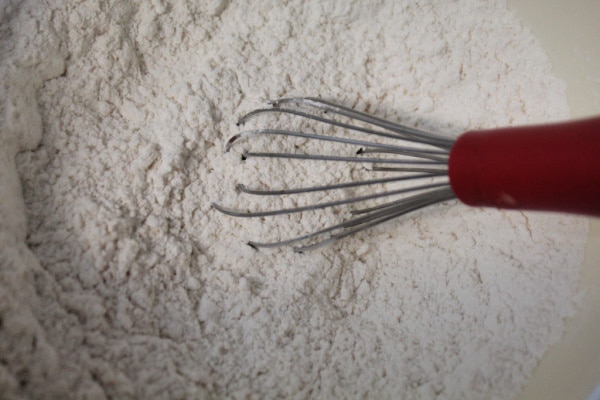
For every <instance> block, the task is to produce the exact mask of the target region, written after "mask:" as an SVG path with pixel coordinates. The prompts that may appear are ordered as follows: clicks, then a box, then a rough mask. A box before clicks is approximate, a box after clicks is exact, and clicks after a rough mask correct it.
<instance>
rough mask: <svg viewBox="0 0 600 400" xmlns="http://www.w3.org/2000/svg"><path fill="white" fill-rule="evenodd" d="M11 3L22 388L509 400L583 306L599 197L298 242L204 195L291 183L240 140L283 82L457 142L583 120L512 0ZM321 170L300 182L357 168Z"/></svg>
mask: <svg viewBox="0 0 600 400" xmlns="http://www.w3.org/2000/svg"><path fill="white" fill-rule="evenodd" d="M0 22H1V25H0V32H1V36H0V37H1V39H0V40H1V42H0V63H1V69H0V78H1V79H0V85H1V87H2V89H1V90H0V100H1V105H0V113H1V114H0V124H1V125H0V250H1V256H0V262H1V264H0V266H1V269H0V393H2V397H4V398H14V399H19V398H22V399H25V398H33V399H49V398H61V399H67V398H73V399H80V398H82V399H83V398H85V399H110V398H112V399H128V398H140V399H196V398H240V399H242V398H250V399H252V398H255V399H264V398H266V399H268V398H295V399H306V398H321V399H332V398H373V399H397V398H403V399H422V398H429V399H433V398H439V399H457V398H462V399H511V398H515V397H516V396H517V395H518V394H519V393H520V391H521V390H522V388H523V386H524V384H525V383H526V382H527V380H528V378H529V377H530V376H531V373H532V371H533V369H534V368H535V366H536V365H537V363H538V361H539V360H540V358H541V357H542V355H543V354H544V352H545V351H546V350H547V349H548V347H549V346H550V345H551V344H552V343H554V342H556V341H557V340H559V339H560V337H561V335H562V332H563V329H564V323H565V319H566V318H568V317H569V316H571V315H573V313H574V311H575V310H576V307H577V302H578V299H579V293H578V280H579V266H580V264H581V262H582V259H583V247H584V244H585V241H586V237H587V232H588V225H587V221H586V220H585V219H583V218H577V217H570V216H563V215H557V214H544V213H537V214H536V213H520V212H504V211H498V210H482V209H475V208H468V207H465V206H462V205H460V204H458V203H456V202H448V203H445V204H442V205H439V206H435V207H431V208H429V209H426V210H422V211H419V212H417V213H414V214H412V215H409V216H406V217H404V218H401V219H398V220H394V221H391V222H389V223H387V224H384V225H382V226H379V227H377V228H375V229H372V230H370V231H367V232H364V233H362V234H359V235H356V236H353V237H350V238H347V239H345V240H343V241H340V242H338V243H336V244H333V245H331V246H328V247H325V248H323V249H320V250H317V251H314V252H310V253H307V254H302V255H298V254H295V253H293V252H292V251H291V250H290V249H287V248H284V249H280V250H267V251H259V252H257V251H255V250H253V249H252V248H250V247H248V246H246V245H245V244H244V242H245V241H247V240H248V239H255V238H256V235H257V234H262V233H264V232H265V229H266V228H265V227H264V224H263V223H262V222H261V221H248V220H244V221H240V220H238V219H234V218H230V217H227V216H224V215H221V214H219V213H217V212H216V211H215V210H213V209H212V208H211V206H210V205H211V202H213V201H220V202H223V203H227V204H230V205H231V204H236V202H237V201H238V194H237V193H236V191H235V189H234V186H235V184H236V183H237V182H239V181H240V180H241V179H243V180H251V181H254V182H268V181H269V179H280V178H279V177H278V176H277V172H278V171H276V170H275V169H273V168H269V167H265V168H266V169H264V170H263V169H260V167H259V164H258V163H256V164H252V163H247V165H241V162H240V160H239V154H224V153H223V149H224V145H225V142H226V140H227V139H228V138H229V137H230V136H232V135H233V134H235V133H237V132H238V128H237V127H236V126H235V121H236V119H237V117H239V116H240V115H241V114H243V113H245V112H247V111H250V110H252V109H254V108H257V107H261V106H263V105H264V104H265V101H266V100H270V99H275V98H279V97H283V96H285V97H289V96H305V95H310V96H316V97H321V98H324V99H327V100H332V101H336V102H340V103H342V104H344V105H346V106H352V107H355V108H357V109H360V110H366V111H368V112H370V113H373V114H376V115H378V116H381V117H385V118H389V119H392V120H396V121H400V122H402V123H404V124H407V125H410V126H417V127H419V128H422V129H427V130H431V131H435V132H438V133H440V134H443V135H447V136H450V137H451V136H456V135H458V134H460V133H461V132H464V131H465V130H467V129H471V128H484V127H495V126H502V125H513V124H523V123H533V122H540V121H552V120H561V119H565V118H568V115H569V114H568V107H567V104H566V96H565V85H564V83H563V82H562V81H561V80H559V79H558V78H557V77H555V76H554V75H553V74H552V71H551V67H550V63H549V61H548V59H547V57H546V55H545V53H544V52H543V50H542V49H541V47H540V45H539V43H538V42H537V41H536V39H535V38H534V37H533V35H532V33H531V32H530V30H529V29H527V28H526V27H523V26H522V24H521V22H520V21H519V19H518V18H517V17H516V16H515V15H514V14H513V13H512V12H510V11H509V10H508V9H507V7H506V4H505V2H504V1H499V0H498V1H485V2H482V1H475V0H460V1H452V2H448V1H441V0H440V1H421V2H412V1H368V2H366V1H339V2H327V1H325V2H323V1H312V0H311V1H304V0H298V1H279V0H278V1H262V0H261V1H258V0H251V1H227V0H209V1H204V2H197V1H185V0H182V1H175V0H173V1H164V0H152V1H141V0H133V1H120V0H115V1H75V0H66V1H61V2H58V1H39V0H37V1H10V0H9V1H4V2H2V3H0ZM328 149H329V147H327V145H325V146H323V151H325V152H326V151H328ZM311 165H313V164H307V163H304V164H302V165H299V166H298V168H299V170H297V173H296V174H295V175H292V176H291V178H289V179H290V181H289V183H290V185H291V186H297V185H301V184H303V183H304V184H306V183H309V184H310V183H311V182H312V181H313V180H316V179H318V178H326V179H329V180H332V181H335V180H336V179H340V180H341V179H344V178H347V177H348V175H347V174H348V173H347V172H345V169H344V168H345V167H344V166H343V165H340V166H337V167H335V168H331V169H317V168H316V167H314V166H311ZM281 172H282V173H286V174H287V175H286V176H288V177H289V176H290V175H289V173H290V172H291V170H288V169H286V168H284V169H283V170H282V171H281ZM265 201H272V202H276V201H279V200H265ZM306 218H307V219H306V220H302V223H304V224H305V226H304V227H305V228H308V229H314V228H316V227H317V226H319V225H320V223H322V221H315V220H311V219H310V216H307V217H306ZM266 222H270V220H269V221H266ZM269 229H270V230H271V231H270V232H268V233H271V234H272V235H274V236H276V237H282V238H283V237H284V236H285V234H286V232H285V230H284V228H283V227H281V228H280V227H279V225H278V224H277V223H271V224H270V225H269ZM261 232H262V233H261Z"/></svg>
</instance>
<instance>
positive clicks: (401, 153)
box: [212, 97, 455, 252]
mask: <svg viewBox="0 0 600 400" xmlns="http://www.w3.org/2000/svg"><path fill="white" fill-rule="evenodd" d="M269 104H270V106H271V107H270V108H262V109H257V110H254V111H252V112H250V113H248V114H246V115H244V116H242V117H241V118H240V119H239V121H238V126H242V125H244V124H245V123H246V122H247V121H249V120H250V119H253V118H255V117H257V116H259V115H263V114H266V113H272V114H280V115H283V114H289V115H293V116H296V117H301V118H305V119H307V120H312V121H316V122H319V123H323V124H326V125H330V126H334V127H336V128H341V129H342V130H344V129H347V130H351V131H355V132H359V133H361V134H364V135H365V136H366V137H369V136H377V137H383V138H387V139H395V140H398V141H399V143H400V145H396V144H387V143H379V142H375V141H371V140H368V139H365V140H358V139H351V138H347V137H339V136H330V135H324V134H315V133H309V132H304V131H296V130H281V129H254V130H246V131H242V132H240V133H238V134H237V135H234V136H233V137H231V138H230V139H229V140H228V141H227V144H226V146H225V151H226V152H228V151H229V150H230V149H231V148H232V147H233V146H234V145H235V144H236V143H238V142H240V141H241V140H242V139H249V138H251V137H256V136H258V135H274V136H280V137H300V138H304V139H309V140H318V141H325V142H335V143H340V144H345V145H353V146H357V147H359V149H358V151H356V154H354V155H351V156H338V155H321V154H303V153H284V152H252V151H244V152H243V153H242V160H246V159H248V158H280V159H301V160H320V161H333V162H351V163H367V164H372V168H371V170H372V171H381V172H387V173H391V174H392V176H389V177H384V178H377V179H366V180H359V181H351V182H342V183H336V184H329V185H322V186H308V187H299V188H282V189H271V188H266V189H263V188H251V187H250V188H249V187H247V186H246V185H244V184H238V185H237V189H238V191H239V192H240V193H244V194H249V195H257V196H287V195H294V194H300V193H308V192H317V191H326V192H327V191H332V190H339V189H347V188H354V187H360V186H372V185H381V184H386V183H391V182H400V181H407V182H412V181H418V180H430V181H431V180H432V178H433V179H434V180H436V181H435V182H430V183H426V184H420V185H415V186H411V187H403V188H400V189H396V190H387V191H384V192H376V193H371V194H367V195H362V196H356V197H350V198H345V199H341V200H335V201H327V202H322V203H317V204H311V205H307V206H300V207H293V208H283V209H276V210H265V211H243V210H237V209H233V208H228V207H224V206H221V205H219V204H217V203H213V204H212V206H213V207H214V208H215V209H216V210H218V211H220V212H222V213H224V214H227V215H230V216H233V217H266V216H277V215H283V214H291V213H299V212H305V211H311V210H316V209H323V208H329V207H335V206H340V205H347V204H353V203H360V202H364V201H367V200H373V199H379V198H384V197H391V196H399V195H405V197H402V198H400V199H396V200H392V201H389V202H386V203H383V204H380V205H377V206H373V207H368V208H362V209H353V210H351V211H350V215H351V217H350V219H347V220H345V221H342V222H340V223H338V224H335V225H332V226H328V227H325V228H323V229H320V230H317V231H314V232H309V233H307V234H304V235H301V236H297V237H293V238H291V239H287V240H281V241H276V242H258V241H250V242H248V245H250V246H251V247H253V248H255V249H258V248H274V247H280V246H287V245H292V244H298V243H306V244H302V245H300V246H297V247H294V251H296V252H305V251H309V250H313V249H316V248H318V247H321V246H325V245H327V244H329V243H332V242H334V241H337V240H339V239H342V238H344V237H347V236H350V235H352V234H355V233H358V232H361V231H364V230H367V229H370V228H372V227H374V226H376V225H379V224H381V223H384V222H386V221H389V220H391V219H394V218H397V217H399V216H402V215H405V214H407V213H410V212H412V211H416V210H418V209H421V208H423V207H427V206H430V205H433V204H436V203H440V202H444V201H448V200H452V199H454V198H455V195H454V192H453V191H452V189H451V187H450V183H449V180H448V157H449V154H450V149H451V148H452V145H453V144H454V140H453V139H449V138H446V137H444V136H441V135H436V134H433V133H430V132H426V131H421V130H418V129H414V128H410V127H406V126H403V125H399V124H396V123H393V122H390V121H388V120H385V119H382V118H378V117H375V116H373V115H370V114H367V113H364V112H360V111H357V110H354V109H351V108H347V107H344V106H340V105H337V104H334V103H331V102H327V101H324V100H320V99H316V98H311V97H298V98H285V99H280V100H276V101H272V102H270V103H269ZM324 115H326V116H324ZM336 117H343V118H346V119H348V120H349V121H360V122H361V123H365V124H367V125H368V126H369V127H365V126H358V125H356V124H355V123H345V122H341V121H339V120H336V119H335V118H336ZM407 143H412V144H414V143H417V144H418V145H419V146H418V147H416V146H414V145H406V144H407ZM382 155H386V157H382ZM384 165H385V166H384ZM410 193H413V194H412V195H410V196H406V195H407V194H410Z"/></svg>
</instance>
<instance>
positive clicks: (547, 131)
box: [448, 117, 600, 216]
mask: <svg viewBox="0 0 600 400" xmlns="http://www.w3.org/2000/svg"><path fill="white" fill-rule="evenodd" d="M448 169H449V170H448V173H449V175H450V184H451V186H452V190H453V191H454V193H455V194H456V196H457V197H458V198H459V199H460V200H461V201H462V202H463V203H465V204H468V205H471V206H494V207H498V208H510V209H519V210H540V211H561V212H568V213H576V214H586V215H594V216H600V117H596V118H590V119H585V120H580V121H574V122H564V123H558V124H547V125H535V126H523V127H512V128H502V129H493V130H482V131H469V132H466V133H464V134H463V135H462V136H460V137H459V138H458V139H457V141H456V143H455V144H454V146H453V147H452V150H451V152H450V159H449V165H448Z"/></svg>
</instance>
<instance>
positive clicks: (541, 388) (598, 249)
mask: <svg viewBox="0 0 600 400" xmlns="http://www.w3.org/2000/svg"><path fill="white" fill-rule="evenodd" d="M508 4H509V7H510V8H511V9H512V10H514V11H515V12H517V14H518V15H519V16H520V17H521V18H522V19H523V22H524V24H525V25H527V26H529V27H530V28H531V29H532V31H533V33H534V34H535V36H536V37H537V38H538V40H539V41H540V43H541V44H542V47H543V48H544V49H545V50H546V52H547V53H548V56H549V57H550V60H551V61H552V65H553V68H554V72H555V73H556V75H558V76H559V77H561V78H562V79H564V80H565V81H566V82H567V96H568V101H569V107H570V108H571V115H572V116H573V117H574V118H578V117H585V116H590V115H600V44H599V43H600V24H599V23H598V17H599V16H600V1H595V0H588V1H586V0H575V1H568V2H567V1H561V0H527V1H524V0H510V1H509V2H508ZM590 228H591V229H590V236H589V240H588V244H587V248H586V256H585V261H584V266H583V270H582V276H581V289H582V290H584V291H585V296H584V300H583V302H582V307H581V308H580V309H579V311H578V312H577V314H576V315H575V317H574V318H572V319H571V320H570V321H568V323H567V329H566V332H565V334H564V336H563V338H562V340H561V341H560V342H559V343H557V344H556V345H554V346H553V347H552V348H550V350H548V352H547V353H546V354H545V355H544V357H543V358H542V360H541V362H540V364H539V366H538V367H537V369H536V370H535V371H534V374H533V377H532V379H531V380H530V382H529V383H528V385H527V386H526V388H525V390H524V391H523V393H522V394H521V397H520V398H519V399H521V400H526V399H527V400H529V399H546V400H551V399H561V400H562V399H586V398H589V396H591V394H592V392H593V391H594V388H596V386H597V385H599V384H600V220H599V219H590ZM595 399H598V397H595Z"/></svg>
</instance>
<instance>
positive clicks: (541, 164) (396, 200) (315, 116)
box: [213, 97, 600, 252]
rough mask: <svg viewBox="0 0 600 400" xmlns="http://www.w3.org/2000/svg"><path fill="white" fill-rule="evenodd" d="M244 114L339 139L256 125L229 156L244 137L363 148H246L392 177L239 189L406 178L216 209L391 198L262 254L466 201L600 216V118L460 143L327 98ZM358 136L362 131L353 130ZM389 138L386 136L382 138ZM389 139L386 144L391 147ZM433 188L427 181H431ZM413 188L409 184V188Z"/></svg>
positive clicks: (296, 191)
mask: <svg viewBox="0 0 600 400" xmlns="http://www.w3.org/2000/svg"><path fill="white" fill-rule="evenodd" d="M269 104H270V107H268V108H262V109H258V110H254V111H252V112H250V113H248V114H246V115H244V116H243V117H242V118H241V119H240V120H239V121H238V126H240V125H243V124H244V123H246V122H247V121H248V120H250V119H252V118H255V117H257V116H259V115H262V114H265V113H271V114H276V115H292V116H295V117H299V118H302V119H306V120H307V121H312V122H314V123H315V124H325V125H326V126H331V127H334V129H335V130H336V131H339V132H338V134H321V133H314V132H313V131H308V130H304V129H303V130H283V129H255V130H247V131H243V132H241V133H239V134H237V135H235V136H233V137H231V138H230V139H229V140H228V142H227V144H226V151H229V150H230V149H231V148H232V147H233V146H234V145H235V144H236V143H238V142H240V141H242V139H250V138H252V137H257V136H262V135H267V136H268V135H272V136H277V137H288V138H293V137H299V138H303V139H306V140H317V141H323V142H334V143H339V144H343V145H351V146H356V147H357V149H358V150H357V151H356V152H355V154H349V155H323V154H305V153H284V152H252V151H244V152H243V153H242V159H243V160H246V159H249V158H258V157H263V158H282V159H299V160H317V161H328V162H342V163H366V164H367V165H371V166H372V167H371V169H370V170H371V171H379V172H380V173H385V174H387V176H384V177H377V178H373V179H363V180H357V181H350V182H340V183H334V184H327V185H322V186H307V187H298V188H289V187H284V188H275V189H273V188H261V187H247V186H246V185H243V184H239V185H238V186H237V190H238V191H239V192H241V193H244V194H249V195H258V196H293V195H300V194H302V193H309V192H318V191H325V192H330V191H337V190H340V189H351V188H358V187H371V186H372V187H375V186H378V187H381V185H385V184H389V183H392V182H404V183H405V186H403V187H401V188H399V189H395V190H384V191H377V192H374V193H368V194H366V195H360V196H350V197H348V198H344V199H341V200H333V201H326V202H322V203H317V204H311V205H307V206H298V207H292V208H283V209H275V210H260V211H245V210H239V209H234V208H228V207H224V206H222V205H219V204H216V203H213V207H214V208H215V209H217V210H218V211H220V212H222V213H224V214H227V215H230V216H234V217H267V216H277V215H283V214H291V213H299V212H307V211H310V210H315V209H322V208H330V207H339V206H345V205H351V204H355V205H356V204H361V203H363V204H364V203H365V202H367V201H369V200H374V199H389V200H388V201H386V202H383V203H379V204H377V205H374V206H369V207H355V208H353V209H351V210H350V212H349V215H350V217H349V218H347V219H346V220H342V221H341V222H339V223H336V224H334V225H331V226H326V227H323V228H322V229H318V230H316V231H314V232H308V233H306V234H303V235H301V236H297V237H293V238H290V239H286V240H281V241H276V242H259V241H250V242H248V244H249V245H250V246H252V247H253V248H256V249H258V248H270V247H279V246H285V245H292V244H300V245H297V246H296V247H295V248H294V250H295V251H297V252H304V251H308V250H312V249H315V248H317V247H320V246H324V245H327V244H329V243H331V242H334V241H336V240H339V239H342V238H344V237H347V236H349V235H352V234H355V233H357V232H360V231H364V230H366V229H370V228H372V227H374V226H376V225H378V224H381V223H384V222H386V221H389V220H391V219H394V218H397V217H400V216H402V215H405V214H408V213H410V212H413V211H416V210H419V209H421V208H423V207H427V206H430V205H433V204H436V203H441V202H446V201H449V200H453V199H458V200H460V201H462V202H463V203H465V204H467V205H470V206H478V207H488V206H491V207H497V208H501V209H518V210H540V211H558V212H567V213H575V214H584V215H590V216H600V117H596V118H589V119H585V120H579V121H570V122H563V123H556V124H546V125H536V126H521V127H508V128H500V129H492V130H479V131H468V132H466V133H463V134H462V135H460V136H459V137H458V139H452V138H448V137H445V136H443V135H439V134H435V133H431V132H427V131H423V130H420V129H415V128H411V127H408V126H403V125H400V124H397V123H394V122H391V121H388V120H385V119H382V118H378V117H376V116H373V115H370V114H367V113H365V112H361V111H357V110H354V109H351V108H348V107H344V106H341V105H337V104H334V103H331V102H328V101H324V100H320V99H317V98H310V97H300V98H285V99H280V100H276V101H272V102H270V103H269ZM344 132H346V133H347V132H354V133H356V134H359V135H362V137H364V138H358V139H357V138H356V135H353V136H352V137H350V135H347V134H344ZM382 139H385V140H382ZM384 141H385V142H384ZM423 182H424V183H423ZM406 184H409V186H406Z"/></svg>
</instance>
